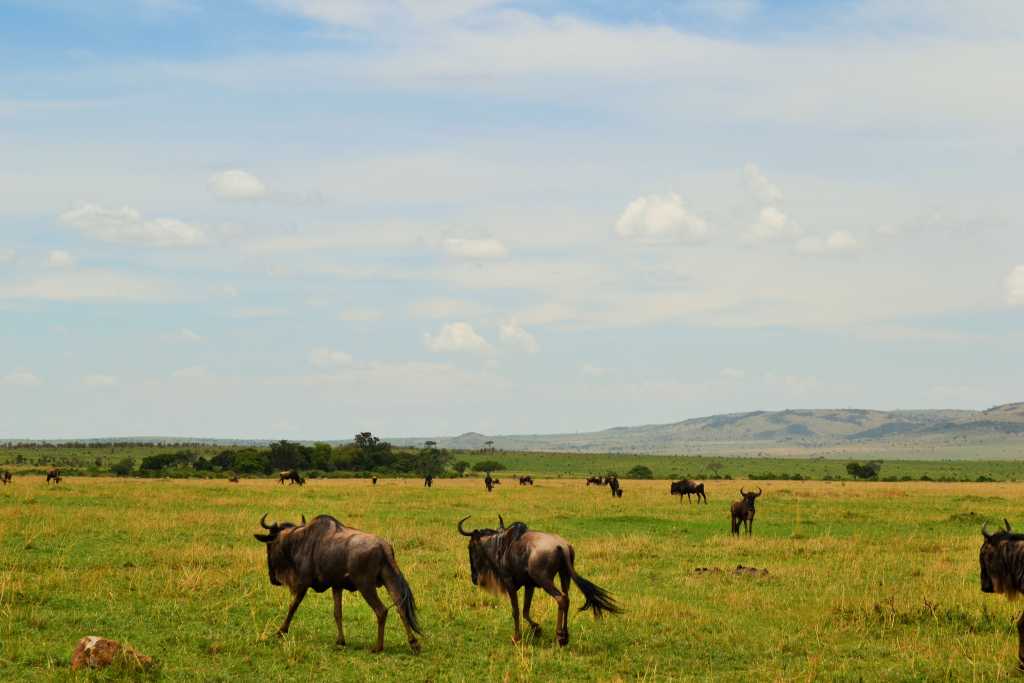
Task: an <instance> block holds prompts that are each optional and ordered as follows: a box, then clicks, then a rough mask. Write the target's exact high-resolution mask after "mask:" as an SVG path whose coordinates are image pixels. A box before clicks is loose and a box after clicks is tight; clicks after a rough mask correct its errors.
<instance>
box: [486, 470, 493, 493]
mask: <svg viewBox="0 0 1024 683" xmlns="http://www.w3.org/2000/svg"><path fill="white" fill-rule="evenodd" d="M484 486H486V487H487V493H490V492H491V489H493V488H494V479H491V473H490V472H488V473H487V474H486V475H485V476H484Z"/></svg>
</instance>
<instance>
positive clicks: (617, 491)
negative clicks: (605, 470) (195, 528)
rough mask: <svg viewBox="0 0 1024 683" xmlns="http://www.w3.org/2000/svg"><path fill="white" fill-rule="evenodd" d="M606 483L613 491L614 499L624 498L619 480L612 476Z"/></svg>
mask: <svg viewBox="0 0 1024 683" xmlns="http://www.w3.org/2000/svg"><path fill="white" fill-rule="evenodd" d="M605 483H606V484H608V488H610V489H611V490H612V498H622V487H621V486H619V478H618V477H616V476H615V475H612V476H610V477H608V478H607V479H605Z"/></svg>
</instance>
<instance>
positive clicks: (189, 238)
mask: <svg viewBox="0 0 1024 683" xmlns="http://www.w3.org/2000/svg"><path fill="white" fill-rule="evenodd" d="M60 221H61V223H63V224H64V225H66V226H68V227H71V228H74V229H76V230H78V231H80V232H82V233H84V234H85V235H88V236H89V237H92V238H93V239H97V240H100V241H102V242H112V243H115V244H143V245H146V246H151V247H193V246H198V245H201V244H205V243H206V241H207V239H206V233H205V232H203V230H202V229H201V228H199V227H197V226H195V225H191V224H189V223H185V222H183V221H179V220H178V219H176V218H155V219H150V220H146V219H144V218H143V216H142V213H141V212H140V211H138V210H137V209H133V208H131V207H128V206H123V207H121V208H119V209H108V208H105V207H103V206H99V205H97V204H81V205H79V206H77V207H75V208H74V209H70V210H68V211H65V212H64V213H62V214H61V215H60Z"/></svg>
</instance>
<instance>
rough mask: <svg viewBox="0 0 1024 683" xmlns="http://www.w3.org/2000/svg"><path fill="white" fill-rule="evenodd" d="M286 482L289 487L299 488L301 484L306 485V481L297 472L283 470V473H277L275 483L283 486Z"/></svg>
mask: <svg viewBox="0 0 1024 683" xmlns="http://www.w3.org/2000/svg"><path fill="white" fill-rule="evenodd" d="M286 481H287V482H288V484H289V485H290V484H298V485H299V486H302V485H303V484H305V483H306V480H305V479H303V478H302V476H300V475H299V471H298V470H284V471H283V472H278V474H277V483H278V484H283V483H285V482H286Z"/></svg>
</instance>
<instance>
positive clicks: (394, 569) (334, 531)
mask: <svg viewBox="0 0 1024 683" xmlns="http://www.w3.org/2000/svg"><path fill="white" fill-rule="evenodd" d="M260 526H261V527H263V528H264V529H267V531H268V532H269V533H266V534H255V537H256V540H257V541H259V542H261V543H265V544H266V545H267V569H268V571H269V573H270V583H271V584H273V585H275V586H281V585H285V586H288V589H289V590H290V591H291V593H292V603H291V606H290V607H289V608H288V616H286V617H285V619H284V623H283V624H281V628H279V629H278V634H285V633H288V627H289V626H290V625H291V623H292V617H294V616H295V610H297V609H298V608H299V603H301V602H302V599H303V598H304V597H305V596H306V591H308V590H309V589H310V588H312V589H313V590H314V591H316V592H317V593H323V592H324V591H325V590H327V589H328V588H330V589H331V592H332V593H333V596H334V623H335V624H336V625H337V627H338V639H337V641H336V642H337V644H338V645H344V644H345V632H344V629H343V627H342V621H341V597H342V591H343V590H347V591H350V592H354V591H359V592H360V593H361V594H362V596H363V599H364V600H366V603H367V604H368V605H369V606H370V609H372V610H373V612H374V614H376V615H377V644H376V646H374V648H373V650H372V651H373V652H380V651H381V650H383V649H384V623H385V622H386V621H387V618H388V608H387V607H385V606H384V604H383V603H382V602H381V601H380V598H379V597H378V596H377V588H378V587H379V586H385V587H386V588H387V590H388V594H389V595H390V596H391V599H392V601H394V604H395V606H396V607H398V615H399V617H401V619H402V624H403V625H404V626H405V633H406V636H407V637H408V639H409V647H411V648H412V651H413V652H417V653H418V652H419V651H420V644H419V641H418V640H417V639H416V634H417V633H420V628H419V623H418V622H417V619H416V601H415V600H414V599H413V595H412V589H411V588H409V584H408V583H407V582H406V580H405V577H404V576H403V575H402V572H401V570H400V569H399V568H398V563H397V562H395V551H394V550H393V549H392V547H391V544H390V543H388V542H387V541H385V540H384V539H382V538H380V537H378V536H374V535H373V534H368V533H366V532H364V531H359V530H358V529H352V528H350V527H346V526H345V525H344V524H342V523H341V522H339V521H338V520H336V519H335V518H334V517H331V516H330V515H320V516H318V517H314V518H313V521H311V522H309V523H308V524H307V523H306V518H305V517H303V518H302V524H301V525H299V526H296V525H295V524H292V523H291V522H282V523H281V524H277V523H275V524H271V525H269V526H268V525H267V516H266V515H263V517H262V519H260Z"/></svg>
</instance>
